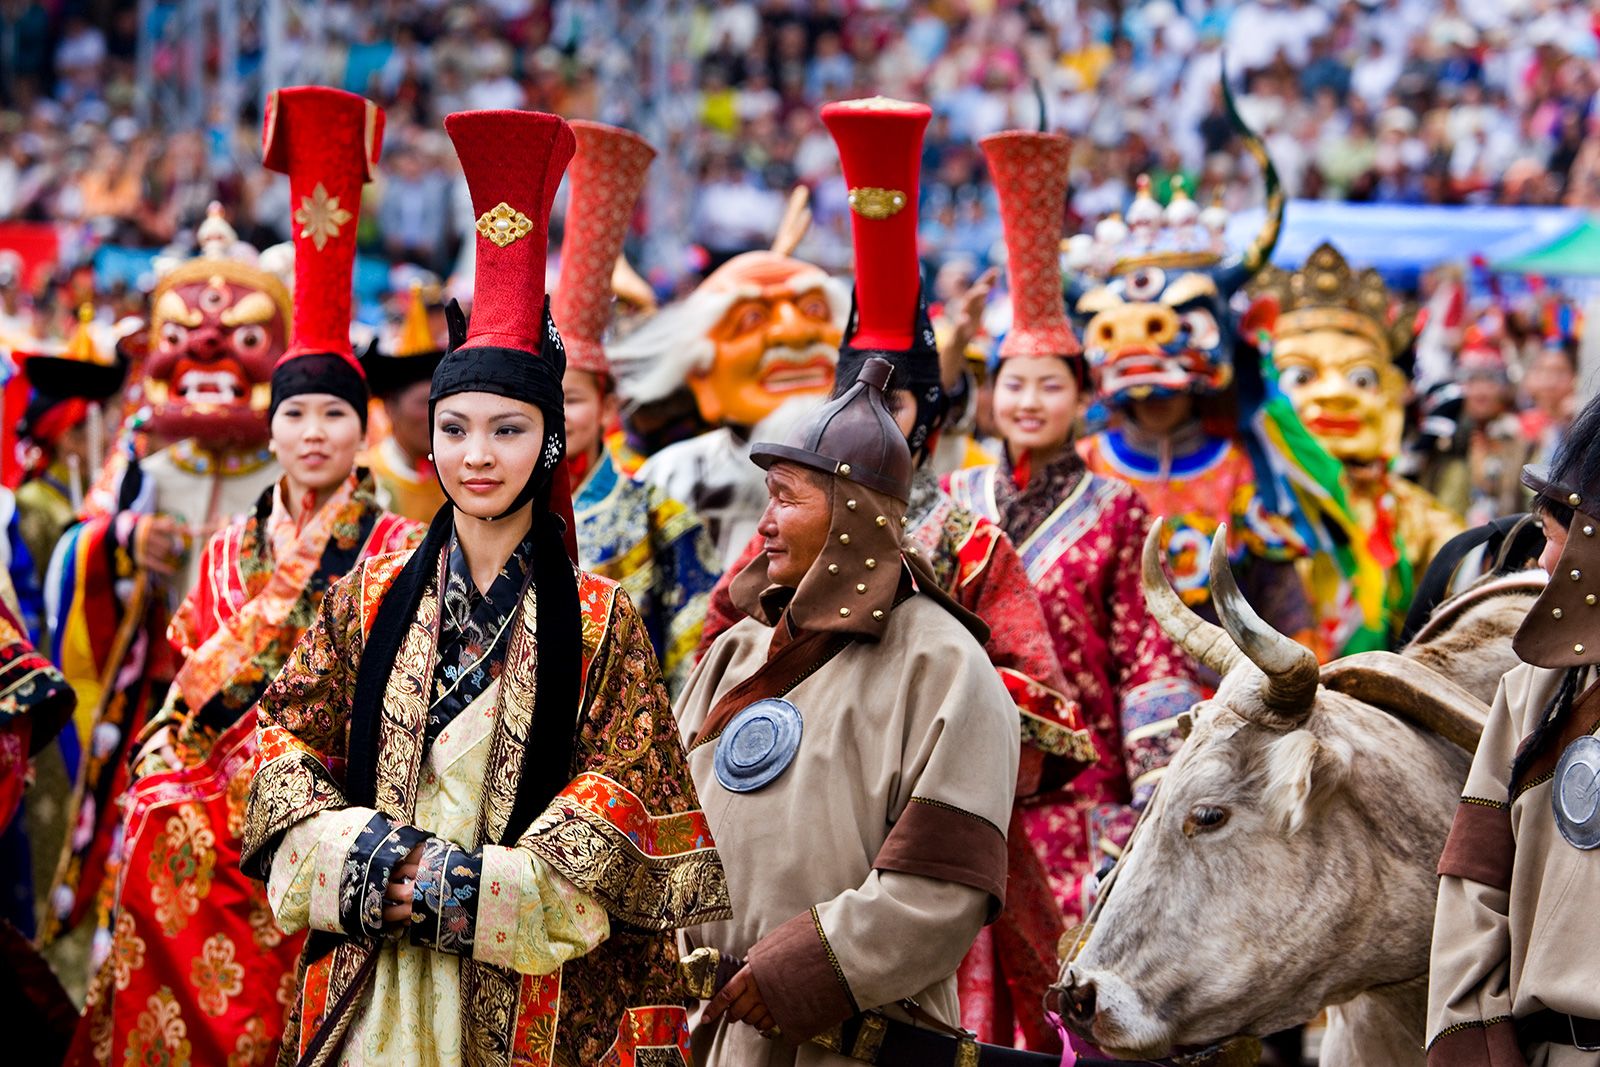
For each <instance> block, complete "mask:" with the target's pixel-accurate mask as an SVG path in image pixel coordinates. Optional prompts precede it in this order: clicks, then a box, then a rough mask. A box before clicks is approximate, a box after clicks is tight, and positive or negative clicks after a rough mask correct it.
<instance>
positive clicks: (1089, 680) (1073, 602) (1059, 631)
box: [947, 131, 1200, 921]
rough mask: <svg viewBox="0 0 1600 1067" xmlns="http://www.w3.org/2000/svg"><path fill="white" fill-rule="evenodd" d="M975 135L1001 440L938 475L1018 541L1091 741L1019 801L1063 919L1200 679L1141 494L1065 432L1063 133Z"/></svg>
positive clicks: (1084, 372) (1077, 354) (1078, 361)
mask: <svg viewBox="0 0 1600 1067" xmlns="http://www.w3.org/2000/svg"><path fill="white" fill-rule="evenodd" d="M981 144H982V147H983V150H984V153H985V155H986V156H988V159H989V168H990V172H991V174H992V175H993V177H994V179H995V187H996V189H997V191H998V192H999V194H1000V209H1001V220H1002V222H1003V224H1004V228H1005V239H1006V248H1007V253H1008V258H1007V264H1008V271H1009V273H1010V285H1011V295H1012V306H1013V308H1014V319H1013V324H1012V328H1011V330H1010V331H1009V332H1008V333H1007V334H1006V337H1005V339H1004V341H1003V342H1002V343H1001V346H1000V352H999V366H998V369H997V371H996V373H995V375H994V418H995V424H996V426H997V427H998V429H999V431H1000V434H1001V437H1002V438H1003V439H1004V441H1005V452H1004V455H1003V456H1002V457H1001V460H1000V462H999V463H998V464H995V465H992V466H989V467H977V468H971V469H968V470H962V471H957V472H955V473H954V474H952V475H950V476H949V478H948V480H947V489H948V490H949V492H950V495H951V496H952V497H954V498H955V500H956V502H957V503H959V504H961V505H963V506H965V507H968V508H970V509H972V510H973V511H976V512H978V513H979V514H980V515H984V516H987V517H988V518H990V519H991V520H993V521H995V522H997V523H998V524H999V525H1000V527H1001V528H1002V529H1004V530H1005V532H1006V533H1007V534H1008V535H1010V537H1011V540H1012V542H1013V543H1014V544H1015V545H1016V549H1017V554H1018V555H1019V556H1020V557H1021V558H1022V564H1023V567H1024V568H1025V569H1026V570H1027V573H1028V579H1029V581H1030V582H1032V583H1033V586H1034V591H1035V592H1036V593H1037V594H1038V596H1039V602H1040V605H1041V606H1042V607H1043V608H1044V614H1045V621H1046V623H1047V625H1048V627H1049V629H1050V636H1051V640H1052V641H1053V643H1054V645H1055V652H1056V657H1057V659H1058V660H1059V661H1060V663H1061V669H1062V673H1063V674H1064V675H1065V676H1066V678H1067V681H1068V685H1069V689H1071V690H1074V691H1071V692H1069V693H1068V695H1069V696H1070V697H1073V698H1074V699H1076V701H1077V702H1078V705H1079V707H1080V709H1081V710H1082V713H1083V721H1084V725H1085V726H1087V727H1088V729H1089V732H1090V735H1091V739H1092V741H1093V743H1094V748H1095V752H1096V754H1097V756H1098V760H1097V762H1096V763H1095V765H1094V766H1092V767H1090V768H1089V769H1087V770H1085V771H1084V772H1083V773H1081V774H1080V775H1078V776H1077V777H1076V778H1074V779H1073V780H1072V782H1071V783H1070V786H1069V787H1068V788H1066V789H1058V790H1056V791H1054V792H1047V793H1044V794H1042V795H1039V796H1036V797H1031V798H1029V799H1027V800H1025V801H1024V802H1023V808H1022V812H1023V822H1024V825H1025V826H1026V827H1027V830H1028V835H1029V837H1030V838H1031V839H1032V841H1033V843H1034V845H1035V847H1036V848H1037V849H1038V851H1039V855H1040V858H1041V859H1042V860H1043V862H1044V866H1045V869H1046V870H1047V871H1049V872H1050V880H1051V885H1052V888H1053V889H1054V890H1055V894H1056V900H1057V903H1058V904H1060V906H1061V909H1062V911H1063V912H1064V913H1065V915H1066V917H1067V919H1068V921H1073V920H1074V917H1076V916H1081V915H1082V914H1084V912H1085V911H1086V910H1087V908H1088V902H1089V900H1090V898H1091V895H1092V893H1093V888H1094V884H1095V883H1094V877H1093V876H1094V872H1095V871H1096V869H1097V868H1098V867H1100V865H1101V864H1102V863H1103V862H1104V861H1105V859H1106V857H1107V856H1108V855H1112V854H1114V850H1115V849H1116V848H1117V847H1118V846H1120V844H1121V842H1122V841H1124V840H1125V839H1126V836H1127V834H1128V833H1129V832H1130V831H1131V829H1132V824H1133V819H1134V812H1135V808H1136V807H1137V806H1138V805H1141V804H1142V803H1144V801H1145V800H1146V799H1147V798H1148V796H1149V794H1150V792H1151V790H1152V789H1153V788H1154V786H1155V780H1156V778H1157V777H1158V776H1159V774H1160V772H1161V770H1162V768H1163V767H1165V766H1166V763H1167V761H1168V760H1169V759H1170V758H1171V756H1172V754H1173V753H1174V752H1175V751H1176V750H1177V747H1178V744H1179V743H1180V742H1179V739H1178V737H1177V734H1176V732H1175V730H1174V726H1175V721H1174V720H1175V717H1176V716H1177V715H1178V713H1179V712H1182V711H1184V710H1186V709H1187V708H1188V707H1189V705H1190V704H1191V703H1193V702H1194V701H1195V700H1198V699H1199V696H1200V692H1199V689H1198V688H1197V687H1196V686H1195V684H1194V680H1193V673H1192V667H1191V666H1190V664H1189V663H1188V661H1187V659H1186V658H1185V657H1184V655H1183V653H1182V652H1180V651H1179V650H1178V649H1177V648H1176V647H1174V646H1173V644H1172V643H1171V642H1170V641H1169V640H1167V638H1166V636H1165V635H1164V634H1162V632H1161V628H1160V627H1159V626H1158V625H1156V623H1155V621H1154V620H1153V619H1152V618H1151V617H1150V616H1149V614H1148V613H1147V612H1146V610H1145V604H1144V595H1143V593H1142V592H1141V589H1140V584H1139V554H1140V549H1141V547H1142V546H1143V544H1144V536H1145V531H1146V530H1147V529H1148V528H1149V525H1150V517H1149V515H1148V514H1147V512H1146V510H1145V506H1144V503H1143V502H1142V501H1141V500H1140V499H1139V496H1138V494H1137V493H1135V492H1134V491H1133V490H1132V489H1130V488H1129V487H1128V486H1127V485H1126V484H1125V483H1123V482H1120V481H1114V480H1112V479H1108V478H1102V477H1100V476H1099V475H1095V474H1092V473H1090V472H1089V471H1088V470H1087V469H1085V467H1084V463H1083V460H1082V459H1081V458H1080V457H1079V455H1078V451H1077V449H1076V448H1075V447H1074V439H1073V438H1074V431H1075V427H1076V424H1077V421H1078V419H1079V417H1080V416H1081V415H1082V414H1083V409H1084V406H1085V403H1086V401H1087V399H1088V396H1089V393H1090V379H1089V368H1088V364H1087V362H1086V361H1085V360H1084V357H1083V355H1082V348H1081V346H1080V344H1079V342H1078V339H1077V337H1076V336H1075V335H1074V334H1073V332H1072V328H1071V325H1070V324H1069V323H1068V321H1067V318H1066V312H1065V309H1064V307H1063V305H1062V301H1061V272H1060V268H1059V265H1058V263H1057V258H1056V256H1057V247H1056V246H1057V241H1058V237H1059V234H1058V232H1057V229H1056V227H1057V226H1058V225H1059V218H1060V210H1059V208H1060V203H1061V200H1062V198H1064V197H1065V195H1066V187H1065V183H1066V167H1065V164H1064V162H1063V160H1064V158H1065V156H1066V154H1067V153H1068V152H1069V151H1070V145H1069V144H1068V142H1067V140H1066V138H1064V137H1061V136H1060V135H1056V134H1034V133H1021V132H1014V131H1013V132H1007V133H1002V134H997V135H995V136H994V137H990V138H986V139H985V140H984V141H983V142H981ZM1107 846H1109V847H1107Z"/></svg>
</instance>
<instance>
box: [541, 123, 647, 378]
mask: <svg viewBox="0 0 1600 1067" xmlns="http://www.w3.org/2000/svg"><path fill="white" fill-rule="evenodd" d="M571 125H572V132H573V134H574V135H575V136H576V137H577V143H578V150H577V154H576V155H574V156H573V157H572V169H571V171H570V172H569V174H568V178H567V188H568V194H569V197H570V199H569V200H568V206H567V229H566V235H565V236H564V237H563V238H562V241H561V283H560V286H559V287H558V288H557V289H556V295H555V297H554V299H553V300H552V301H551V307H550V312H551V314H552V315H553V316H554V317H555V320H556V326H557V327H559V328H560V330H561V340H562V341H563V342H564V343H565V344H566V346H567V365H568V366H570V367H574V368H576V369H578V370H584V371H589V372H590V373H591V374H606V373H609V371H610V364H609V363H608V362H607V361H606V351H605V346H604V344H602V343H601V341H602V338H604V336H605V331H606V323H607V322H608V321H609V320H610V318H611V275H612V271H613V270H614V269H615V265H616V260H617V256H618V255H619V254H620V253H621V252H622V240H623V238H624V237H625V236H626V234H627V232H628V223H629V222H630V221H631V220H632V219H633V209H634V205H635V204H636V203H637V202H638V200H639V192H640V190H642V189H643V188H644V179H645V173H646V172H647V171H648V170H649V169H650V161H651V160H652V159H654V158H655V154H656V150H655V149H654V148H651V147H650V143H649V142H648V141H646V140H645V139H644V138H643V137H640V136H639V135H638V134H636V133H630V132H629V131H627V130H621V129H618V128H617V127H615V126H606V125H604V124H602V123H598V122H584V121H581V120H579V121H575V122H573V123H572V124H571Z"/></svg>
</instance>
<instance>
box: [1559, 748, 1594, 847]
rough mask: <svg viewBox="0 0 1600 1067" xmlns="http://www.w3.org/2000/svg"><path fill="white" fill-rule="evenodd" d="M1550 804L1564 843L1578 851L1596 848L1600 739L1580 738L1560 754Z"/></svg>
mask: <svg viewBox="0 0 1600 1067" xmlns="http://www.w3.org/2000/svg"><path fill="white" fill-rule="evenodd" d="M1550 804H1551V806H1552V807H1554V808H1555V815H1556V827H1557V829H1559V830H1560V831H1561V836H1562V837H1564V838H1566V839H1567V843H1568V844H1570V845H1572V846H1573V847H1574V848H1581V849H1591V848H1594V847H1595V846H1596V845H1600V737H1595V736H1594V735H1592V734H1591V735H1589V736H1587V737H1580V738H1578V739H1577V740H1576V741H1574V742H1572V744H1570V745H1568V746H1567V750H1566V751H1565V752H1563V753H1561V760H1560V762H1558V763H1557V764H1556V773H1555V779H1554V781H1553V783H1552V788H1551V790H1550Z"/></svg>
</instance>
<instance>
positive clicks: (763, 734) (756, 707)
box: [712, 698, 802, 793]
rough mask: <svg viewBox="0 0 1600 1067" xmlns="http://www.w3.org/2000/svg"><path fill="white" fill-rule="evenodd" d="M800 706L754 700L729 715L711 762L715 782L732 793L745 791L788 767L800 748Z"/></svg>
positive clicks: (767, 780)
mask: <svg viewBox="0 0 1600 1067" xmlns="http://www.w3.org/2000/svg"><path fill="white" fill-rule="evenodd" d="M801 727H802V723H801V721H800V709H799V708H796V707H795V706H794V705H793V704H791V703H789V702H788V701H787V700H778V699H776V698H773V699H768V700H758V701H756V702H755V703H754V704H751V705H750V706H749V707H748V708H745V709H744V710H743V711H741V712H739V714H737V715H735V716H734V717H733V721H732V722H730V723H728V726H727V729H725V730H723V731H722V736H721V737H720V738H718V739H717V751H716V755H715V757H714V758H713V760H712V765H713V767H714V768H715V770H716V772H717V781H719V782H721V783H722V787H723V788H724V789H727V790H729V791H731V792H734V793H749V792H753V791H754V790H757V789H760V788H761V787H762V786H764V785H766V784H767V783H768V782H771V781H772V780H773V779H775V778H777V777H778V776H779V775H781V774H782V773H783V772H784V771H786V770H788V769H789V764H791V763H793V762H794V755H795V753H796V752H798V751H799V750H800V732H801Z"/></svg>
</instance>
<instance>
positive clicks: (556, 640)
mask: <svg viewBox="0 0 1600 1067" xmlns="http://www.w3.org/2000/svg"><path fill="white" fill-rule="evenodd" d="M445 129H446V131H447V132H448V133H449V134H450V137H451V139H452V140H453V141H454V142H455V145H456V149H457V152H458V153H459V154H460V156H461V162H462V169H463V172H464V174H465V177H466V181H467V185H468V188H469V190H470V192H471V195H472V202H473V208H474V210H475V211H476V212H478V214H479V221H478V227H477V229H478V234H479V236H478V238H477V264H478V269H477V273H476V280H475V292H474V300H473V311H472V326H471V329H470V330H469V329H467V327H466V323H465V321H464V320H463V318H462V316H461V314H460V311H459V309H453V310H452V314H451V330H450V333H451V343H450V350H449V352H448V353H447V354H446V356H445V358H444V359H443V360H442V361H441V362H440V364H439V367H438V369H437V370H436V371H435V372H434V376H433V383H432V387H431V391H430V394H429V401H430V409H431V418H430V426H431V429H432V443H433V463H434V469H435V472H436V474H437V476H438V479H439V484H440V487H441V488H442V489H443V491H444V494H445V497H446V499H447V504H446V506H445V507H443V508H441V509H440V511H439V513H438V515H436V516H435V517H434V520H433V523H432V524H431V526H430V527H429V530H428V536H427V538H426V539H425V540H424V541H423V543H422V545H421V546H420V547H419V548H418V549H417V550H416V551H415V552H413V553H409V554H397V555H392V556H386V557H381V558H378V559H374V560H369V561H368V562H366V563H365V564H363V565H362V566H360V567H358V568H357V569H356V571H355V572H354V573H353V574H351V575H350V576H349V578H347V579H346V580H345V581H344V582H341V583H340V584H339V585H337V586H336V587H335V588H334V589H333V590H332V591H331V592H330V593H329V595H328V597H327V599H326V600H325V601H324V602H323V604H322V610H321V612H320V613H319V614H318V616H317V619H316V620H315V622H314V623H313V624H312V626H311V629H310V630H309V631H308V633H307V634H306V638H305V640H304V641H302V642H301V643H300V645H299V647H298V648H297V649H296V650H295V653H294V655H293V656H292V657H291V658H290V661H289V664H288V665H287V666H286V667H285V669H284V671H283V673H282V674H281V675H280V676H279V678H278V680H277V682H276V683H275V684H274V685H273V687H272V688H271V690H270V691H269V692H268V693H267V694H266V696H265V697H264V698H263V699H262V702H261V717H260V736H261V746H262V758H261V761H260V766H259V769H258V771H257V773H256V776H255V778H254V779H253V781H252V782H251V783H250V801H249V812H248V815H247V817H246V820H245V831H244V838H245V842H244V848H243V855H242V857H241V863H242V865H243V866H244V869H245V870H247V871H249V872H251V873H252V874H254V875H256V876H257V877H260V878H263V879H265V880H266V882H267V891H268V899H269V900H270V902H271V905H272V909H273V913H274V915H275V916H276V918H277V921H278V922H279V923H280V924H282V926H283V927H284V928H285V929H287V930H301V929H307V928H309V929H310V930H311V931H312V935H311V939H310V941H309V942H308V948H307V953H306V967H305V968H304V970H303V972H302V975H301V981H300V984H299V986H298V989H297V990H296V992H295V994H294V997H293V1003H294V1008H293V1011H292V1014H291V1018H290V1021H289V1027H288V1039H287V1040H290V1041H293V1042H294V1046H293V1047H294V1048H295V1050H296V1052H295V1054H296V1055H298V1056H300V1057H304V1058H306V1059H308V1060H314V1061H315V1062H328V1063H333V1062H340V1063H343V1062H358V1063H363V1064H394V1065H399V1064H406V1065H411V1064H418V1063H456V1062H474V1063H481V1064H505V1065H507V1067H509V1064H510V1063H511V1062H513V1061H515V1062H519V1063H520V1062H524V1061H539V1062H552V1061H553V1062H572V1063H599V1062H604V1061H605V1060H606V1059H607V1057H608V1050H612V1049H616V1050H618V1052H619V1054H620V1057H621V1058H622V1059H625V1060H629V1061H631V1060H632V1058H633V1055H632V1049H633V1048H634V1046H635V1044H636V1043H638V1044H641V1045H651V1046H656V1047H658V1048H659V1047H662V1046H665V1047H667V1048H671V1047H675V1046H678V1035H680V1034H682V1033H686V1032H687V1020H686V1016H685V1013H684V1010H683V1008H682V1007H681V1006H680V1005H681V1004H683V1002H684V999H685V995H684V991H683V987H682V979H681V977H680V976H679V973H678V970H677V968H676V966H675V963H676V954H675V949H674V942H673V935H672V931H673V929H674V928H676V927H678V926H681V925H685V924H688V923H693V922H701V921H705V920H706V919H708V918H717V917H722V916H723V915H725V914H726V907H727V900H728V895H727V886H726V882H725V880H724V878H723V874H722V868H721V865H720V863H719V862H718V860H717V857H716V852H715V850H714V849H713V848H712V846H711V840H710V834H709V832H708V831H707V830H706V827H705V823H704V819H703V817H702V816H701V815H700V813H699V812H698V811H697V810H695V809H696V808H697V804H696V802H695V794H694V786H693V783H692V781H691V779H690V777H689V773H688V770H687V767H686V761H685V757H684V754H683V749H682V746H681V744H680V742H679V740H678V736H677V730H676V726H675V723H674V721H673V718H672V715H671V712H670V708H669V705H668V701H667V696H666V692H665V690H664V688H663V686H662V683H661V673H660V669H659V668H658V667H657V665H656V658H655V653H654V651H653V650H652V649H651V646H650V640H649V635H648V633H647V632H646V630H645V626H644V623H643V621H642V620H641V618H640V616H639V613H638V612H637V610H635V608H634V606H633V604H632V602H631V601H630V599H629V597H628V595H627V593H625V592H624V591H623V590H622V589H621V588H620V587H619V586H618V585H617V584H616V583H614V582H611V581H609V580H607V579H604V578H600V577H597V576H595V575H592V574H588V573H586V572H584V571H581V570H579V569H577V567H576V566H575V564H574V562H573V560H574V558H575V556H576V552H575V550H574V548H573V545H572V544H571V540H570V538H571V534H572V526H571V510H570V508H571V505H570V499H569V497H568V485H567V471H566V466H565V463H564V456H565V453H566V448H567V441H566V433H565V425H564V418H563V410H562V404H563V400H562V374H563V371H564V369H565V362H566V356H565V351H564V348H563V346H562V342H561V338H560V337H559V336H558V335H557V333H556V330H555V325H554V322H553V321H552V319H551V317H550V312H549V307H548V303H547V302H546V300H545V299H544V293H543V279H544V267H545V252H546V241H547V235H546V224H547V222H548V219H549V211H550V204H551V201H552V200H553V199H554V196H555V191H556V188H557V186H558V185H559V184H560V181H561V174H562V171H563V169H564V168H565V166H566V163H567V161H568V159H570V158H571V155H572V150H573V135H572V132H571V130H570V129H569V128H568V126H567V124H566V123H565V122H563V121H562V120H561V119H559V118H557V117H556V116H554V115H546V114H541V113H538V112H526V111H486V112H467V113H464V114H457V115H452V116H450V117H449V118H447V119H446V120H445ZM640 827H651V828H654V829H653V830H652V831H651V832H643V833H641V831H640ZM613 924H615V926H613ZM340 1049H345V1050H346V1051H344V1052H343V1053H341V1052H340ZM681 1051H682V1056H681V1058H682V1060H683V1062H684V1063H685V1064H687V1062H688V1051H687V1048H686V1047H682V1049H681Z"/></svg>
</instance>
